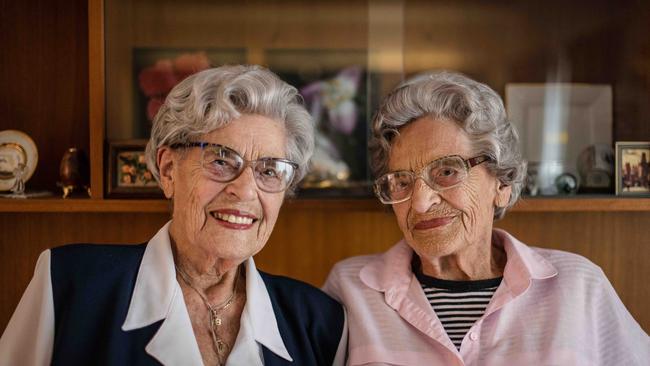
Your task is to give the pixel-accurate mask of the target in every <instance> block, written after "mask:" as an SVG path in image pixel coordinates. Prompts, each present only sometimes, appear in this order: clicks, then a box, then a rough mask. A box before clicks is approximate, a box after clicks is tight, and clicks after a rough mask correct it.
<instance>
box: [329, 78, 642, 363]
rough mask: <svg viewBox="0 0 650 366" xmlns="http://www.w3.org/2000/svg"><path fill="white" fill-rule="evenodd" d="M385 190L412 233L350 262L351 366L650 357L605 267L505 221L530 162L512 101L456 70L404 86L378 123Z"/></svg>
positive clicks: (334, 283)
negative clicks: (515, 231)
mask: <svg viewBox="0 0 650 366" xmlns="http://www.w3.org/2000/svg"><path fill="white" fill-rule="evenodd" d="M371 155H372V162H371V163H372V167H373V170H374V173H375V174H376V176H377V177H378V178H377V179H376V181H375V186H374V188H375V193H376V195H377V196H378V197H379V200H380V201H381V202H383V203H384V204H387V205H391V206H392V210H393V212H394V214H395V218H396V220H397V224H398V226H399V228H400V229H401V231H402V233H403V239H402V240H401V241H399V242H398V243H397V244H395V245H394V246H393V247H392V248H391V249H389V250H388V251H387V252H385V253H383V254H379V255H370V256H362V257H356V258H351V259H347V260H344V261H343V262H340V263H338V264H337V265H336V266H335V267H334V269H333V270H332V272H331V273H330V275H329V278H328V280H327V282H326V284H325V287H324V289H325V291H326V292H328V293H330V294H331V295H332V296H333V297H335V298H337V299H338V300H340V301H341V302H342V303H343V304H344V306H345V307H346V309H347V314H348V325H349V340H350V341H349V348H348V357H349V359H348V361H349V364H350V365H366V364H373V365H375V364H390V365H448V366H449V365H572V366H575V365H650V341H649V339H648V335H647V334H646V333H644V331H643V330H642V329H641V328H640V326H639V325H638V324H637V323H636V322H635V320H634V319H633V318H632V317H631V315H630V314H629V313H628V311H627V310H626V308H625V307H624V305H623V304H622V303H621V301H620V299H619V298H618V296H617V295H616V293H615V291H614V289H613V288H612V286H611V285H610V283H609V282H608V280H607V278H606V277H605V275H604V274H603V272H602V270H601V269H600V268H599V267H597V266H596V265H594V264H593V263H591V262H590V261H588V260H587V259H585V258H583V257H580V256H578V255H575V254H570V253H566V252H562V251H557V250H549V249H540V248H534V247H529V246H527V245H526V244H524V243H522V242H520V241H519V240H517V239H516V238H515V237H513V236H512V235H510V234H509V233H507V232H505V231H503V230H499V229H495V228H493V222H494V221H495V220H497V219H500V218H502V217H503V216H504V214H505V212H506V210H507V209H508V208H509V207H511V206H512V205H513V204H514V203H515V202H516V201H517V199H518V197H519V194H520V192H521V188H522V181H523V179H524V176H525V169H526V164H525V162H524V161H523V160H522V157H521V155H520V152H519V148H518V137H517V134H516V132H515V130H514V129H513V126H512V125H511V124H510V123H509V122H508V121H507V119H506V114H505V111H504V107H503V103H502V101H501V98H500V97H499V96H498V95H497V94H496V93H495V92H494V91H493V90H492V89H490V88H489V87H488V86H486V85H484V84H481V83H478V82H476V81H474V80H471V79H469V78H467V77H465V76H463V75H460V74H455V73H450V72H435V73H426V74H422V75H419V76H416V77H414V78H413V79H411V80H408V81H406V82H404V83H403V84H402V85H400V86H398V87H397V88H396V89H395V90H394V91H393V92H392V93H391V94H390V95H389V96H388V97H387V98H386V99H385V101H384V102H383V104H382V106H381V107H380V109H379V111H378V113H377V114H376V117H375V119H374V122H373V137H372V141H371Z"/></svg>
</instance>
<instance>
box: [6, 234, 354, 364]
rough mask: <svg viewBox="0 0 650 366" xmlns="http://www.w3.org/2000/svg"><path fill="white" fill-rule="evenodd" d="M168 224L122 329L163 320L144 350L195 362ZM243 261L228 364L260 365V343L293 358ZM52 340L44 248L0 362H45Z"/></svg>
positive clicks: (162, 358)
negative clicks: (242, 294)
mask: <svg viewBox="0 0 650 366" xmlns="http://www.w3.org/2000/svg"><path fill="white" fill-rule="evenodd" d="M169 224H170V223H167V224H166V225H165V226H163V227H162V228H161V229H160V230H159V231H158V233H157V234H156V235H155V236H154V237H153V238H152V239H151V240H150V241H149V244H148V245H147V248H146V249H145V253H144V256H143V258H142V262H141V264H140V269H139V271H138V276H137V279H136V283H135V287H134V290H133V296H132V297H131V303H130V305H129V310H128V313H127V317H126V319H125V321H124V324H123V325H122V330H124V331H129V330H133V329H137V328H142V327H146V326H148V325H151V324H153V323H155V322H158V321H160V320H163V322H162V325H161V326H160V328H159V329H158V331H157V332H156V334H155V335H154V336H153V338H152V339H151V341H150V342H149V343H148V344H147V346H146V347H145V351H146V352H147V353H148V354H149V355H151V356H152V357H154V358H155V359H157V360H158V361H159V362H161V363H162V364H163V365H184V366H185V365H188V366H191V365H197V366H199V365H203V361H202V359H201V353H200V351H199V347H198V344H197V342H196V338H195V337H194V332H193V330H192V324H191V321H190V317H189V313H188V311H187V308H186V306H185V301H184V298H183V293H182V291H181V288H180V285H179V284H178V281H177V280H176V270H175V267H174V259H173V255H172V250H171V243H170V239H169ZM244 263H245V267H246V305H245V306H244V309H243V312H242V315H241V320H240V329H239V333H238V335H237V340H236V341H235V344H234V345H233V348H232V351H231V353H230V355H229V357H228V360H227V363H226V365H228V366H232V365H251V366H257V365H264V360H263V356H262V346H264V347H266V348H268V349H269V350H270V351H272V352H273V353H275V354H276V355H278V356H279V357H282V358H284V359H286V360H288V361H293V360H292V358H291V355H289V352H288V351H287V349H286V347H285V345H284V342H283V341H282V337H281V336H280V331H279V329H278V324H277V321H276V318H275V314H274V312H273V307H272V305H271V299H270V297H269V293H268V291H267V289H266V286H265V285H264V282H263V280H262V277H261V276H260V274H259V272H258V271H257V269H256V267H255V262H254V261H253V258H249V259H248V260H246V261H245V262H244ZM344 331H345V332H347V329H344ZM343 338H346V337H343ZM53 342H54V303H53V296H52V283H51V276H50V251H49V250H46V251H44V252H43V253H41V255H40V257H39V259H38V262H37V264H36V269H35V271H34V277H33V279H32V281H31V282H30V284H29V286H28V287H27V290H25V293H24V294H23V297H22V299H21V300H20V303H19V304H18V307H17V308H16V311H15V312H14V314H13V316H12V318H11V320H10V321H9V324H8V325H7V328H6V329H5V332H4V334H3V336H2V338H0V365H24V366H27V365H46V364H49V363H50V360H51V357H52V347H53ZM344 353H345V339H342V340H341V344H340V345H339V352H338V353H337V357H336V360H335V364H337V365H338V364H342V362H343V356H344Z"/></svg>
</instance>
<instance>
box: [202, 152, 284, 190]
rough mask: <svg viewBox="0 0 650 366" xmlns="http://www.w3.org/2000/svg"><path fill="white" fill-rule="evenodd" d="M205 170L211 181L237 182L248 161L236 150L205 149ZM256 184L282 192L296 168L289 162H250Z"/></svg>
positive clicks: (272, 160) (262, 187) (265, 160)
mask: <svg viewBox="0 0 650 366" xmlns="http://www.w3.org/2000/svg"><path fill="white" fill-rule="evenodd" d="M202 163H203V170H204V171H205V172H206V174H207V175H208V176H209V177H210V179H212V180H215V181H217V182H223V183H225V182H230V181H232V180H235V179H236V178H237V177H238V176H239V175H240V174H241V172H242V171H243V170H244V168H245V166H246V164H245V163H246V161H245V160H244V158H242V157H241V156H240V155H239V154H238V153H237V152H235V151H234V150H231V149H228V148H225V147H212V146H210V147H205V148H204V150H203V157H202ZM249 164H250V165H251V166H252V167H253V172H254V177H255V182H256V183H257V185H258V187H259V188H260V189H262V190H264V191H268V192H280V191H282V190H284V189H286V188H287V186H288V185H289V184H290V183H291V179H292V178H293V173H294V167H293V165H291V164H290V163H289V162H286V161H282V160H278V159H272V158H265V159H260V160H254V161H250V162H249Z"/></svg>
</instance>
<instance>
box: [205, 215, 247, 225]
mask: <svg viewBox="0 0 650 366" xmlns="http://www.w3.org/2000/svg"><path fill="white" fill-rule="evenodd" d="M213 216H214V217H215V218H216V219H217V220H222V221H227V222H229V223H231V224H244V225H250V224H252V223H253V221H254V220H253V219H252V218H250V217H244V216H237V215H228V214H222V213H219V212H215V213H214V214H213Z"/></svg>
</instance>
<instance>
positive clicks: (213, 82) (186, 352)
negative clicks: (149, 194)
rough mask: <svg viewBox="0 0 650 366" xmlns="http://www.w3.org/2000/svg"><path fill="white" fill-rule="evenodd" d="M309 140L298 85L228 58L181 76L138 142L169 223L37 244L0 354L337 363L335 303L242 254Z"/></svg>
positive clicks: (151, 361) (13, 361)
mask: <svg viewBox="0 0 650 366" xmlns="http://www.w3.org/2000/svg"><path fill="white" fill-rule="evenodd" d="M313 140H314V138H313V126H312V121H311V118H310V117H309V114H308V113H307V111H306V110H305V108H304V107H303V105H302V103H301V99H300V97H299V96H298V94H297V91H296V89H295V88H293V87H291V86H289V85H288V84H286V83H285V82H283V81H281V80H280V79H279V78H278V77H277V76H276V75H274V74H273V73H271V72H270V71H268V70H266V69H263V68H261V67H256V66H224V67H219V68H216V69H209V70H206V71H202V72H200V73H198V74H195V75H193V76H190V77H189V78H187V79H185V80H184V81H182V82H181V83H179V84H178V85H177V86H176V87H175V88H174V89H173V90H172V91H171V92H170V94H169V96H168V97H167V99H166V101H165V103H164V105H163V106H162V107H161V109H160V111H159V112H158V114H157V115H156V118H155V120H154V123H153V130H152V133H151V139H150V141H149V144H148V145H147V150H146V155H147V159H148V164H149V168H150V170H151V171H152V172H153V174H154V175H155V177H156V178H157V179H158V181H159V183H160V186H161V187H162V189H163V191H164V193H165V196H166V197H167V198H169V199H171V200H172V203H173V205H172V206H173V212H172V219H171V221H169V222H168V223H167V224H166V225H165V226H164V227H163V228H162V229H160V231H159V232H158V233H157V234H156V235H155V236H154V237H153V238H152V239H151V240H150V241H149V242H148V243H147V244H142V245H135V246H134V245H101V246H100V245H88V244H81V245H72V246H63V247H59V248H54V249H51V250H48V251H46V252H44V253H43V254H42V255H41V256H40V258H39V260H38V264H37V268H36V272H35V275H34V278H33V280H32V282H31V283H30V285H29V287H28V288H27V290H26V292H25V294H24V296H23V298H22V300H21V302H20V304H19V305H18V308H17V309H16V312H15V313H14V315H13V317H12V319H11V321H10V322H9V325H8V326H7V328H6V331H5V333H4V335H3V337H2V338H1V339H0V364H1V365H22V366H25V365H45V364H52V365H160V364H162V365H203V364H205V365H267V366H268V365H288V364H293V365H332V364H342V362H343V361H344V352H345V345H346V343H345V341H346V339H345V336H346V335H347V333H346V331H345V329H344V328H345V314H344V311H343V308H342V307H341V305H340V304H339V303H337V302H336V301H335V300H333V299H332V298H330V297H329V296H327V295H326V294H324V293H322V292H321V291H320V290H318V289H316V288H314V287H311V286H309V285H307V284H304V283H302V282H298V281H295V280H291V279H288V278H284V277H279V276H273V275H269V274H266V273H263V272H261V271H258V270H257V269H256V267H255V262H254V261H253V258H252V256H253V255H255V254H256V253H257V252H259V251H260V250H261V249H262V248H263V247H264V245H265V244H266V242H267V240H268V238H269V236H270V234H271V231H272V230H273V226H274V225H275V222H276V219H277V217H278V212H279V210H280V207H281V206H282V203H283V200H284V198H285V195H287V194H288V193H291V191H292V189H293V188H294V187H295V185H296V184H297V182H298V181H299V180H300V179H301V178H302V177H303V176H304V175H305V171H306V169H307V163H308V160H309V158H310V156H311V154H312V151H313V145H314V142H313Z"/></svg>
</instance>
